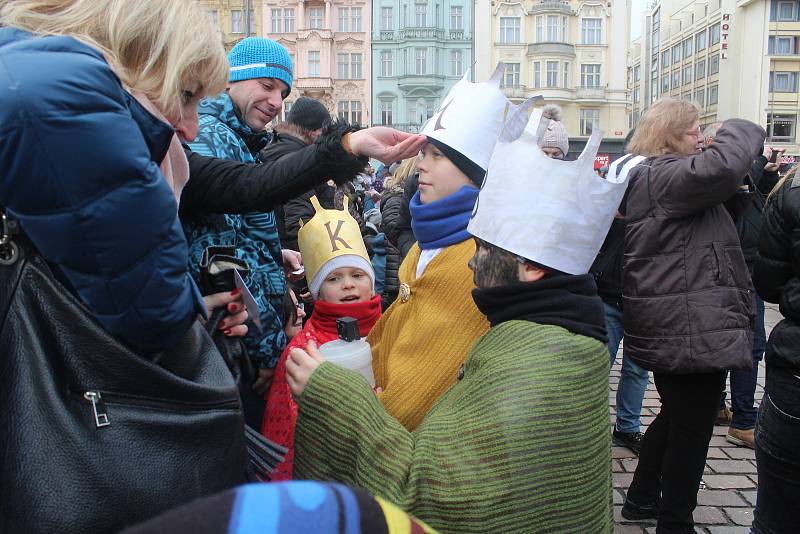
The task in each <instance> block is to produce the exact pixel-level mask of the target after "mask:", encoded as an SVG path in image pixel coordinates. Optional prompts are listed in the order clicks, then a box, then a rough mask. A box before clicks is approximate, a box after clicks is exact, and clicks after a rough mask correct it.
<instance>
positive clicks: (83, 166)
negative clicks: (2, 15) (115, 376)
mask: <svg viewBox="0 0 800 534" xmlns="http://www.w3.org/2000/svg"><path fill="white" fill-rule="evenodd" d="M0 80H1V81H0V125H1V126H0V127H1V128H2V133H0V140H1V141H0V147H2V148H1V149H0V205H1V206H5V208H6V210H7V211H8V213H9V215H11V216H13V217H14V218H16V219H17V220H18V221H19V223H20V226H21V228H22V230H23V231H24V232H25V233H26V234H27V236H28V238H30V240H31V241H32V242H33V244H34V245H35V246H36V248H37V249H38V251H39V253H41V255H42V256H43V257H44V258H45V259H46V260H47V261H48V262H49V263H50V265H51V266H52V267H53V270H54V271H55V273H56V274H57V275H58V276H59V278H60V279H61V280H62V281H63V282H64V283H65V284H66V285H67V286H68V287H69V289H70V290H72V291H73V292H74V293H76V294H77V295H78V296H79V297H80V299H81V301H82V302H83V303H84V304H85V305H86V307H87V308H88V310H89V311H90V312H91V313H92V315H93V316H94V317H95V318H96V319H97V320H98V321H99V322H100V324H101V325H103V327H104V328H105V329H106V330H107V331H109V332H110V333H111V334H113V335H114V336H117V337H118V338H120V339H122V340H123V341H125V342H127V343H128V344H129V345H130V346H132V347H133V348H134V349H136V350H139V351H142V352H155V351H159V350H162V349H163V348H164V347H167V346H169V345H170V344H171V343H173V342H174V341H176V340H177V339H178V338H179V337H180V336H182V335H183V334H184V333H185V332H186V330H187V329H188V328H189V327H190V325H191V324H192V323H193V322H194V321H195V320H196V318H197V315H198V314H199V313H205V306H204V304H203V300H202V297H201V296H200V292H199V291H198V290H197V286H196V285H195V283H194V282H193V281H192V279H191V277H190V276H189V273H188V272H187V266H186V258H187V256H188V252H187V246H186V239H185V238H184V236H183V230H182V229H181V225H180V222H179V221H178V217H177V205H176V202H175V196H174V194H173V192H172V188H171V187H169V185H167V182H166V181H165V180H164V177H163V176H162V175H161V171H160V170H159V167H158V165H159V163H160V162H161V161H162V160H163V158H164V156H165V154H166V153H167V149H168V147H169V143H170V140H171V139H172V136H173V134H174V132H173V130H172V128H170V127H169V125H167V124H165V123H164V122H162V121H160V120H159V119H157V118H156V117H154V116H153V115H152V114H150V113H149V112H148V111H147V110H145V109H144V107H142V106H141V105H140V104H139V103H138V102H137V101H136V100H135V99H134V98H133V97H132V96H131V95H130V93H128V92H127V91H126V90H125V89H124V88H123V86H122V84H121V82H120V80H119V78H118V77H117V75H116V74H115V73H114V72H113V71H112V70H111V68H110V67H109V65H108V63H106V60H105V59H104V58H103V54H102V53H100V52H99V51H98V50H96V49H94V48H91V47H89V46H87V45H85V44H83V43H81V42H79V41H77V40H76V39H74V38H71V37H63V36H62V37H59V36H55V37H42V36H34V35H32V34H31V33H28V32H25V31H21V30H16V29H12V28H0ZM66 327H67V328H68V327H69V325H66Z"/></svg>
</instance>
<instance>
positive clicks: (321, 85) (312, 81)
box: [294, 76, 333, 91]
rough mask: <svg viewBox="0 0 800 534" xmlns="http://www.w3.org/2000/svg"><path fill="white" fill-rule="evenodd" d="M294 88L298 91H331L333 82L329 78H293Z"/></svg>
mask: <svg viewBox="0 0 800 534" xmlns="http://www.w3.org/2000/svg"><path fill="white" fill-rule="evenodd" d="M294 87H295V88H296V89H298V90H314V89H316V90H318V91H325V90H328V91H330V90H332V89H333V80H332V79H331V78H322V77H319V76H307V77H303V78H295V80H294Z"/></svg>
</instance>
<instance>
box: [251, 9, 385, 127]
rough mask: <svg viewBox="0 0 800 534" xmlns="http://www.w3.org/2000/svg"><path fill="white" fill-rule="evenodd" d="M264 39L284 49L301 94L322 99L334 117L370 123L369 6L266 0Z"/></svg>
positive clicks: (287, 106) (294, 95)
mask: <svg viewBox="0 0 800 534" xmlns="http://www.w3.org/2000/svg"><path fill="white" fill-rule="evenodd" d="M262 12H263V19H262V25H263V28H264V29H265V33H264V35H265V36H266V37H269V38H271V39H275V40H276V41H278V42H279V43H281V44H282V45H283V46H285V47H286V48H287V49H288V50H289V53H290V54H291V56H292V60H293V61H294V88H293V89H292V93H291V94H290V95H289V98H288V99H287V101H286V102H285V103H284V113H285V112H288V111H289V109H291V105H292V102H293V101H294V100H295V99H297V97H299V96H308V97H311V98H315V99H317V100H320V101H321V102H323V103H324V104H325V106H326V107H327V108H328V110H329V111H330V112H331V114H332V115H335V116H338V117H341V118H344V119H346V120H348V121H350V122H358V123H360V124H369V123H370V121H371V120H372V118H371V114H370V108H371V107H370V99H369V95H370V90H371V83H370V82H371V80H370V64H371V62H370V42H369V33H370V29H371V20H372V18H371V9H370V4H368V3H365V2H364V1H363V0H336V1H333V0H327V1H323V0H308V1H303V0H299V1H298V0H263V6H262Z"/></svg>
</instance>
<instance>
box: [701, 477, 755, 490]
mask: <svg viewBox="0 0 800 534" xmlns="http://www.w3.org/2000/svg"><path fill="white" fill-rule="evenodd" d="M703 480H704V481H705V483H706V487H708V489H750V488H754V487H755V483H754V482H753V481H752V480H750V479H749V478H748V477H746V476H744V475H705V476H704V477H703Z"/></svg>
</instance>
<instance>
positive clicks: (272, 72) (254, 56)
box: [228, 37, 294, 98]
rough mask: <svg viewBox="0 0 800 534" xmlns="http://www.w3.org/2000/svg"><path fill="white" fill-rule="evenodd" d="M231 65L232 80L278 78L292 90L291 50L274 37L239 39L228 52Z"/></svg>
mask: <svg viewBox="0 0 800 534" xmlns="http://www.w3.org/2000/svg"><path fill="white" fill-rule="evenodd" d="M228 63H230V66H231V75H230V81H232V82H239V81H242V80H250V79H252V78H276V79H278V80H281V81H283V82H284V83H285V84H286V86H287V87H288V88H289V89H288V90H287V91H286V94H284V95H283V98H286V97H287V96H288V95H289V92H290V91H291V90H292V70H293V68H294V67H293V65H292V58H291V56H289V52H287V50H286V49H285V48H284V47H283V46H282V45H280V44H278V43H277V42H275V41H273V40H272V39H265V38H263V37H248V38H246V39H242V40H241V41H239V42H238V43H237V44H236V46H234V47H233V49H232V50H231V51H230V52H229V53H228Z"/></svg>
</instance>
